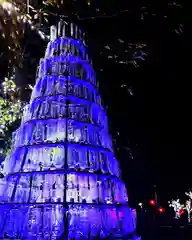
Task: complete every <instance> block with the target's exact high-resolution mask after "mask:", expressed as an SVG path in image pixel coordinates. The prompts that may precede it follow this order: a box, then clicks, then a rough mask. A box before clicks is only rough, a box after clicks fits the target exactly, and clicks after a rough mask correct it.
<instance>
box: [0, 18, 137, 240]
mask: <svg viewBox="0 0 192 240" xmlns="http://www.w3.org/2000/svg"><path fill="white" fill-rule="evenodd" d="M57 31H58V33H57ZM51 33H52V35H51V41H50V42H49V43H48V46H47V49H46V53H45V58H44V59H41V60H40V65H39V68H38V71H37V79H36V85H35V87H34V90H33V92H32V96H31V101H30V103H29V104H28V105H27V106H26V107H25V109H24V112H23V118H22V122H21V126H20V127H19V128H18V129H17V130H16V131H15V132H14V133H13V136H12V152H11V155H10V156H9V157H7V158H6V160H5V163H4V168H3V171H4V174H5V177H4V178H1V179H0V216H1V218H0V239H46V240H48V239H50V240H53V239H66V240H67V239H69V240H70V239H71V240H72V239H104V238H107V237H110V236H111V237H112V238H115V237H126V236H128V235H129V234H131V233H134V232H135V216H133V215H134V214H133V212H132V211H131V209H130V208H129V207H128V196H127V191H126V187H125V184H124V183H123V181H122V180H121V179H120V170H119V164H118V161H117V159H116V158H115V156H114V153H113V148H112V139H111V136H109V133H108V118H107V115H106V112H105V110H104V108H103V106H102V99H101V95H100V93H99V91H98V83H97V81H96V77H95V71H94V69H93V67H92V64H91V60H90V58H89V57H88V54H87V51H86V45H85V44H84V41H83V36H84V34H83V32H82V31H81V30H80V29H79V28H78V27H77V26H75V25H73V24H69V25H65V24H64V22H62V21H60V22H59V24H58V26H57V27H54V26H53V27H51ZM56 33H57V34H56ZM56 35H57V39H56V37H55V36H56ZM78 38H79V39H80V40H78ZM112 238H111V239H112Z"/></svg>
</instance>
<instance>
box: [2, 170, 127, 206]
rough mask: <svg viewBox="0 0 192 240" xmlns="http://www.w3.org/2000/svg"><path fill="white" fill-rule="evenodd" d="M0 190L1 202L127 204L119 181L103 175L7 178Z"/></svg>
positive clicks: (49, 174) (53, 173) (43, 174)
mask: <svg viewBox="0 0 192 240" xmlns="http://www.w3.org/2000/svg"><path fill="white" fill-rule="evenodd" d="M65 175H66V179H65ZM65 181H66V182H65ZM65 188H66V189H65ZM65 190H66V199H65V194H64V191H65ZM0 191H1V192H2V193H3V194H2V196H1V197H0V202H1V203H3V202H5V203H11V202H12V203H17V204H18V203H23V204H25V203H27V204H29V203H31V204H32V203H34V204H37V203H65V204H66V203H74V204H75V203H76V204H96V205H98V204H107V205H111V204H126V203H127V201H128V197H127V192H126V188H125V186H124V184H123V182H122V181H121V180H120V179H118V178H116V177H111V176H106V175H105V174H93V173H88V172H87V173H85V172H81V173H80V172H77V171H73V172H71V173H66V172H65V171H61V170H60V171H47V172H33V173H30V174H29V173H19V174H14V175H9V176H8V177H7V178H6V179H4V181H1V182H0Z"/></svg>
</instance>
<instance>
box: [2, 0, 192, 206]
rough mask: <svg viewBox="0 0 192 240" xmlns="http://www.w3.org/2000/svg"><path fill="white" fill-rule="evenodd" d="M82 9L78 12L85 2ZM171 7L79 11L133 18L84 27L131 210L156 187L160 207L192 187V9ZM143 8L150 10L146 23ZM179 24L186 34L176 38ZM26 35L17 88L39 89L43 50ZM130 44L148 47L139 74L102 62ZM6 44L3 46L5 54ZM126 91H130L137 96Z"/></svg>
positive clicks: (122, 5)
mask: <svg viewBox="0 0 192 240" xmlns="http://www.w3.org/2000/svg"><path fill="white" fill-rule="evenodd" d="M78 3H79V6H81V1H79V2H78ZM168 4H170V3H169V2H166V1H165V2H162V1H161V3H158V1H155V2H154V4H153V5H151V3H150V2H146V1H145V2H144V1H143V2H141V1H123V0H121V1H93V5H92V8H91V10H90V9H89V10H87V8H82V9H83V10H82V12H81V14H82V16H84V15H87V16H91V15H92V14H95V9H97V8H99V9H103V11H106V12H107V14H110V13H114V12H118V10H122V9H129V11H128V12H126V13H123V14H119V15H118V14H117V16H116V17H113V18H99V19H98V18H97V19H93V20H81V21H79V24H80V25H81V26H82V27H84V29H85V30H86V32H87V35H88V45H89V52H90V55H91V57H92V58H93V65H94V67H95V69H96V72H97V78H98V80H99V82H100V90H101V93H102V94H103V98H104V103H105V106H106V109H107V112H108V115H109V126H110V132H111V134H112V135H113V139H114V141H115V142H116V144H115V146H116V149H118V150H117V152H116V154H117V156H118V158H119V160H120V164H121V169H122V175H123V179H124V180H125V182H126V185H127V188H128V191H129V198H130V203H131V204H132V205H135V200H143V199H145V200H146V199H150V198H153V186H154V185H156V189H157V192H158V195H159V197H160V199H161V201H162V202H163V203H166V202H167V200H168V199H170V198H172V197H177V196H180V195H182V194H183V193H184V192H185V191H187V190H188V189H189V188H190V187H192V183H191V160H192V158H191V149H192V141H191V122H192V118H191V69H192V68H191V54H192V47H191V43H192V36H191V30H192V29H191V17H190V8H188V6H185V5H182V6H181V7H180V8H179V9H177V8H175V7H173V9H171V8H169V7H168V6H169V5H168ZM82 6H83V5H82ZM142 6H147V8H148V10H147V11H148V14H147V15H146V17H145V18H144V20H142V17H141V15H142V14H141V7H142ZM154 14H156V15H155V16H153V15H154ZM165 16H167V18H166V20H165ZM180 23H181V24H183V26H184V27H183V31H182V33H179V34H178V33H177V27H178V25H179V24H180ZM27 34H28V35H27V38H26V39H25V40H24V44H25V46H26V56H25V60H24V62H23V64H24V68H22V69H17V74H16V82H17V84H18V85H19V86H22V87H24V86H26V85H27V84H28V83H31V84H34V83H35V71H36V67H37V65H38V61H39V58H40V57H42V56H43V55H44V49H45V46H46V42H44V41H42V40H41V39H40V38H39V37H38V36H37V34H35V33H34V32H28V33H27ZM118 38H120V39H123V41H124V43H123V45H121V44H118V42H117V39H118ZM128 43H145V44H146V45H147V47H146V52H147V57H146V59H145V61H142V62H140V63H139V67H138V68H135V67H134V66H132V65H131V64H128V65H126V66H122V65H121V64H119V63H114V62H113V61H112V60H109V59H106V58H103V57H102V55H101V52H102V51H104V46H105V45H108V44H110V45H111V46H112V48H113V47H115V49H117V51H118V49H120V48H121V49H120V50H119V51H121V52H122V51H124V50H122V49H126V46H127V44H128ZM5 45H6V44H5V43H3V42H2V44H1V47H0V50H1V52H2V51H4V49H6V46H5ZM6 66H7V63H6V53H5V55H4V56H3V57H1V58H0V73H1V76H3V75H4V74H5V72H6ZM100 69H103V71H101V70H100ZM122 84H125V85H126V86H128V87H130V88H131V89H132V92H133V96H132V95H130V94H129V93H128V90H127V88H122V87H121V86H122ZM25 97H26V96H25ZM128 148H129V149H130V150H131V154H132V156H133V157H131V156H130V151H128V150H127V149H128Z"/></svg>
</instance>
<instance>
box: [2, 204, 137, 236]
mask: <svg viewBox="0 0 192 240" xmlns="http://www.w3.org/2000/svg"><path fill="white" fill-rule="evenodd" d="M2 210H3V211H2ZM0 211H1V218H0V237H1V238H2V239H4V238H7V236H9V239H10V238H14V239H45V240H50V239H58V238H59V237H60V238H61V239H65V238H64V236H65V235H64V234H65V232H67V235H68V239H81V238H82V237H83V239H90V238H96V239H104V238H106V237H109V238H110V239H112V238H111V236H112V235H113V237H115V236H117V237H118V236H119V235H120V234H121V233H124V235H128V234H131V233H133V232H134V230H135V226H134V224H133V222H135V219H133V217H136V216H134V213H133V212H132V211H131V210H130V209H129V208H127V207H123V206H119V207H114V206H113V207H109V206H108V207H107V208H106V207H103V206H100V207H94V206H88V205H87V206H74V205H69V206H68V207H67V208H65V207H64V206H63V205H62V204H58V205H49V204H47V205H46V206H45V205H42V204H39V205H36V206H31V205H29V206H24V205H18V208H17V207H15V206H14V205H13V206H11V205H10V206H6V207H4V209H2V206H0ZM63 216H68V225H67V226H66V224H65V218H64V217H63ZM23 220H24V221H23ZM65 226H66V227H67V229H65ZM5 232H6V235H4V234H3V233H5ZM121 235H122V234H121ZM121 235H120V236H121Z"/></svg>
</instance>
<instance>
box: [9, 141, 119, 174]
mask: <svg viewBox="0 0 192 240" xmlns="http://www.w3.org/2000/svg"><path fill="white" fill-rule="evenodd" d="M18 159H19V161H18ZM60 169H61V170H72V169H78V170H79V171H90V172H96V173H97V172H100V173H103V174H110V175H113V176H117V177H119V175H120V170H119V164H118V161H117V159H116V158H115V157H114V155H113V153H112V152H110V151H106V150H104V149H102V148H94V147H92V146H87V145H83V146H82V145H79V144H66V143H63V144H42V145H33V146H24V147H19V148H17V149H15V150H14V152H13V153H12V154H11V156H10V157H9V158H7V159H6V162H5V164H4V171H5V172H6V173H17V172H33V171H48V170H60Z"/></svg>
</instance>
